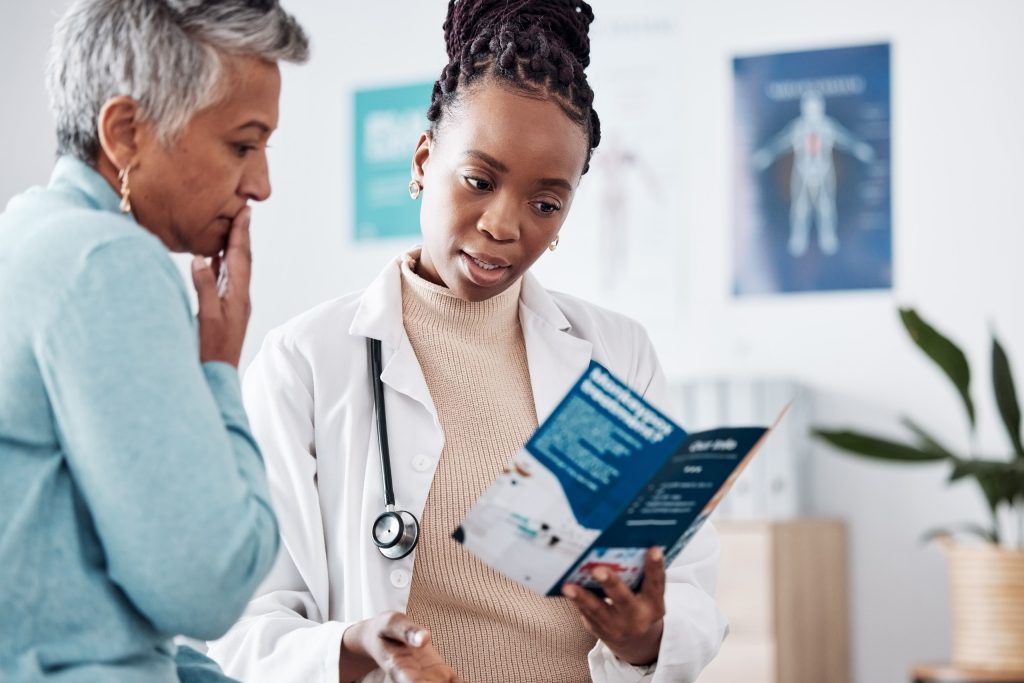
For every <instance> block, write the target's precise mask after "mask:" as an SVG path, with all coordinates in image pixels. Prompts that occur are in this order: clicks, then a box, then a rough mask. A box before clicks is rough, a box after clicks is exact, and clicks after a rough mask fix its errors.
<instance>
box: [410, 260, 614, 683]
mask: <svg viewBox="0 0 1024 683" xmlns="http://www.w3.org/2000/svg"><path fill="white" fill-rule="evenodd" d="M417 256H418V253H417V252H413V253H412V254H410V255H409V256H407V258H406V259H405V262H404V263H403V264H402V318H403V320H404V323H405V330H406V333H407V334H408V335H409V341H410V342H411V343H412V347H413V350H414V351H415V352H416V358H417V359H418V360H419V363H420V367H421V368H422V369H423V376H424V377H425V378H426V381H427V387H428V388H429V389H430V396H431V398H432V399H433V401H434V407H435V408H436V409H437V416H438V419H439V420H440V422H441V427H442V429H443V430H444V449H443V450H442V451H441V459H440V461H439V462H438V465H437V470H436V472H435V474H434V480H433V483H432V484H431V487H430V493H429V494H428V495H427V503H426V507H425V508H424V510H423V516H422V518H421V519H420V523H421V527H422V528H421V535H420V541H419V546H418V547H417V550H416V564H415V566H414V569H413V578H412V586H411V588H410V593H409V606H408V608H407V610H406V611H407V613H408V615H409V616H410V617H411V618H412V619H413V620H414V621H416V622H417V623H420V624H423V625H425V626H427V627H428V628H429V629H430V631H431V634H432V641H433V643H434V646H435V647H436V648H437V649H438V651H439V652H440V654H441V655H442V656H443V657H444V659H445V660H446V661H447V662H448V663H449V664H450V665H451V666H452V668H454V669H455V670H456V671H457V672H458V673H459V674H460V675H461V676H463V677H464V678H466V679H467V680H468V681H470V683H489V682H494V683H508V682H511V681H521V682H523V683H541V682H544V681H551V682H552V683H554V682H556V681H557V683H573V682H575V681H581V682H582V681H590V673H589V668H588V666H587V653H588V651H589V650H590V649H591V648H592V647H593V646H594V642H595V640H594V637H593V636H591V635H590V634H589V633H588V632H587V631H586V630H584V628H583V626H582V624H581V622H580V617H579V614H578V612H577V611H576V609H575V608H574V607H573V606H572V604H571V603H569V601H568V600H565V599H564V598H545V597H542V596H539V595H537V594H536V593H533V592H531V591H530V590H528V589H527V588H525V587H523V586H521V585H519V584H517V583H515V582H513V581H511V580H510V579H507V578H506V577H504V576H503V575H501V574H499V573H498V572H497V571H495V570H493V569H491V568H490V567H488V566H487V565H485V564H484V563H483V562H481V561H480V560H478V559H477V558H476V557H475V556H473V555H471V554H470V553H468V552H467V551H466V550H465V549H464V548H463V547H462V546H461V545H460V544H459V543H457V542H456V541H455V540H453V539H452V537H451V534H452V531H454V530H455V528H456V527H457V526H458V525H459V524H460V523H461V522H462V518H463V517H465V515H466V513H467V512H468V511H469V508H470V506H471V505H472V504H473V503H474V502H475V501H476V499H477V498H479V497H480V494H481V493H483V491H484V489H486V488H487V487H488V486H489V485H490V484H491V482H492V481H493V480H494V479H495V477H496V476H497V475H498V473H499V472H500V471H501V469H502V468H503V467H505V466H506V465H507V464H508V463H509V461H510V460H511V458H512V456H513V455H514V454H515V453H516V452H517V451H518V450H519V449H520V448H522V446H523V444H524V443H526V441H527V439H528V438H529V437H530V435H531V434H532V433H533V432H534V430H535V429H536V428H537V411H536V408H535V407H534V404H533V391H532V388H531V385H530V374H529V369H528V366H527V362H526V345H525V343H524V341H523V332H522V328H521V327H520V324H519V292H520V289H521V284H522V281H521V280H520V281H519V282H517V283H516V284H515V285H513V286H512V287H509V288H508V289H507V290H505V291H504V292H502V293H501V294H499V295H497V296H495V297H493V298H491V299H488V300H486V301H481V302H470V301H465V300H463V299H459V298H457V297H456V296H454V295H453V294H452V293H451V292H450V291H449V290H448V289H446V288H444V287H440V286H437V285H434V284H432V283H430V282H428V281H426V280H424V279H422V278H421V277H419V276H418V275H416V273H415V272H414V268H415V261H414V258H415V257H417Z"/></svg>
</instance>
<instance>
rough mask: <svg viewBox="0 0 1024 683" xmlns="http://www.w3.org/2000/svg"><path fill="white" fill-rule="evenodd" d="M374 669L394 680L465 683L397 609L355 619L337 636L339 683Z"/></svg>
mask: <svg viewBox="0 0 1024 683" xmlns="http://www.w3.org/2000/svg"><path fill="white" fill-rule="evenodd" d="M377 668H380V669H381V670H383V671H384V673H385V674H386V675H387V678H388V680H389V681H394V683H466V681H465V679H463V678H462V677H461V676H459V675H458V674H457V673H455V671H454V670H453V669H452V668H451V667H450V666H448V664H447V662H445V661H444V659H442V658H441V655H440V654H438V652H437V650H435V649H434V646H433V645H432V644H431V642H430V632H429V631H427V629H425V628H423V627H422V626H419V625H418V624H416V623H414V622H413V621H412V620H411V619H409V617H407V616H406V615H404V614H402V613H401V612H384V613H382V614H378V615H377V616H376V617H373V618H371V619H365V620H363V621H360V622H356V623H355V624H353V625H352V626H350V627H349V628H348V629H346V631H345V634H344V635H343V636H342V638H341V658H340V660H339V671H340V674H341V681H342V683H348V682H349V681H356V680H358V679H360V678H362V677H363V676H365V675H366V674H367V673H369V672H371V671H373V670H374V669H377Z"/></svg>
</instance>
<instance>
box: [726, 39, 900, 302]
mask: <svg viewBox="0 0 1024 683" xmlns="http://www.w3.org/2000/svg"><path fill="white" fill-rule="evenodd" d="M889 73H890V70H889V45H888V44H878V45H863V46H857V47H843V48H834V49H827V50H811V51H805V52H788V53H781V54H770V55H758V56H748V57H739V58H736V59H734V60H733V74H734V95H735V98H734V107H735V115H734V158H733V168H734V170H733V179H734V195H733V200H734V202H735V226H734V237H735V241H734V244H735V258H734V277H733V289H734V293H735V294H736V295H738V296H746V295H758V294H774V293H781V292H810V291H835V290H855V289H887V288H890V287H891V286H892V197H891V163H890V158H891V157H890V153H891V125H890V92H889Z"/></svg>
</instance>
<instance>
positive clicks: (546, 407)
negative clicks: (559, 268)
mask: <svg viewBox="0 0 1024 683" xmlns="http://www.w3.org/2000/svg"><path fill="white" fill-rule="evenodd" d="M519 320H520V323H521V324H522V326H523V339H524V341H525V343H526V357H527V361H528V363H529V366H530V383H531V385H532V386H533V403H534V406H535V407H536V409H537V421H538V422H543V421H544V420H545V419H547V417H548V416H549V415H550V414H551V413H552V411H554V409H555V406H557V405H558V403H559V402H560V401H561V400H562V398H564V397H565V394H566V393H567V392H568V391H569V389H570V388H571V387H572V385H573V384H575V383H576V380H578V379H579V378H580V375H582V374H583V372H584V371H585V370H586V369H587V367H588V366H589V365H590V360H591V357H592V355H593V350H594V347H593V344H591V343H590V342H589V341H587V340H585V339H580V338H579V337H575V336H573V335H572V334H571V330H572V325H571V324H570V322H569V320H568V319H567V318H566V317H565V315H564V314H563V313H562V311H561V309H559V308H558V305H557V304H556V303H555V300H554V299H553V298H552V297H551V295H550V294H548V292H547V290H545V289H544V288H543V287H542V286H541V285H540V283H539V282H538V281H537V280H536V279H535V278H534V277H533V276H532V275H530V274H529V273H527V274H526V275H524V276H523V291H522V294H521V295H520V305H519Z"/></svg>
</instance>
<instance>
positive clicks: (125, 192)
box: [117, 165, 132, 213]
mask: <svg viewBox="0 0 1024 683" xmlns="http://www.w3.org/2000/svg"><path fill="white" fill-rule="evenodd" d="M131 170H132V167H131V166H130V165H129V166H125V167H124V168H122V169H121V170H120V171H118V172H117V178H118V180H120V181H121V213H131V212H132V200H131V196H132V191H131V190H130V189H128V173H129V172H130V171H131Z"/></svg>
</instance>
